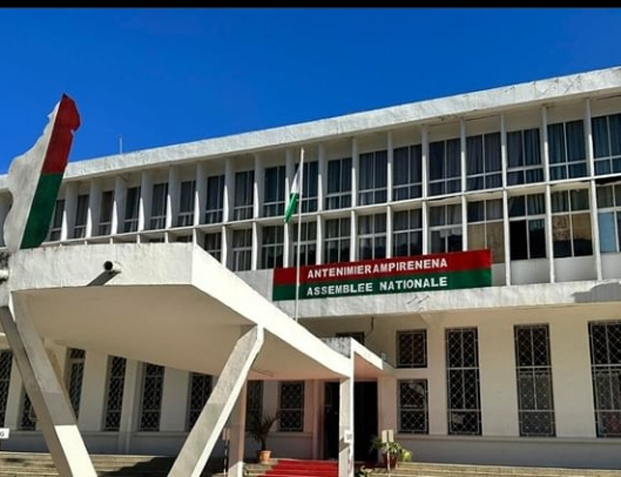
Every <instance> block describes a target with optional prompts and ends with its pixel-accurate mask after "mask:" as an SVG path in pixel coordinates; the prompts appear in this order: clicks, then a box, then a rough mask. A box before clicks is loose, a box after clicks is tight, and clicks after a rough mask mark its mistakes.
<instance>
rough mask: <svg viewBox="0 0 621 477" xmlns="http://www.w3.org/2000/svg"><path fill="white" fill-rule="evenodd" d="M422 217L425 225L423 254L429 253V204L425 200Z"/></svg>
mask: <svg viewBox="0 0 621 477" xmlns="http://www.w3.org/2000/svg"><path fill="white" fill-rule="evenodd" d="M421 218H422V226H423V255H426V254H428V253H429V205H428V204H427V201H426V200H424V201H423V203H422V207H421Z"/></svg>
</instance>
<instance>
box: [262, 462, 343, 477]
mask: <svg viewBox="0 0 621 477" xmlns="http://www.w3.org/2000/svg"><path fill="white" fill-rule="evenodd" d="M262 475H263V477H337V475H338V462H337V461H335V460H334V461H327V460H295V459H278V461H277V462H276V463H275V464H274V465H273V466H272V468H271V469H269V470H268V471H266V472H264V473H263V474H262Z"/></svg>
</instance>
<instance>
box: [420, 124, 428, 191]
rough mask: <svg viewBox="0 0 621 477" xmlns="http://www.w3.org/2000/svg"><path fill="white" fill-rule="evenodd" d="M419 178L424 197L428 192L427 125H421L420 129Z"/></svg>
mask: <svg viewBox="0 0 621 477" xmlns="http://www.w3.org/2000/svg"><path fill="white" fill-rule="evenodd" d="M421 139H422V144H421V178H422V181H423V183H422V196H423V198H424V199H426V198H427V195H428V194H429V192H428V190H427V184H428V183H429V178H428V177H427V176H428V174H429V127H427V126H423V127H422V130H421Z"/></svg>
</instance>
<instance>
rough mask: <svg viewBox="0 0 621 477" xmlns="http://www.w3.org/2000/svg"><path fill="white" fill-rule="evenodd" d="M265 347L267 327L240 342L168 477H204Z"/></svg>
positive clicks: (251, 330) (254, 331)
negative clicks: (202, 473) (206, 466)
mask: <svg viewBox="0 0 621 477" xmlns="http://www.w3.org/2000/svg"><path fill="white" fill-rule="evenodd" d="M262 345H263V328H262V327H258V326H254V327H252V328H251V329H250V330H249V331H247V332H245V333H244V334H243V335H242V336H241V338H239V339H238V340H237V343H236V344H235V347H234V348H233V351H232V352H231V355H230V356H229V358H228V360H227V362H226V364H225V365H224V368H223V370H222V373H221V374H220V376H219V377H218V382H217V383H216V386H215V387H214V389H213V391H212V393H211V395H210V396H209V399H208V400H207V404H205V407H204V408H203V410H202V411H201V413H200V415H199V416H198V419H197V420H196V424H194V427H193V428H192V430H191V431H190V434H189V435H188V437H187V439H186V441H185V443H184V444H183V447H182V448H181V451H180V452H179V455H178V456H177V459H176V460H175V463H174V464H173V466H172V468H171V470H170V473H169V474H168V476H169V477H190V476H191V477H198V476H200V474H201V472H202V471H203V468H204V467H205V464H206V463H207V459H209V456H210V455H211V451H212V450H213V448H214V446H215V445H216V442H217V441H218V438H219V437H220V433H221V432H222V428H223V427H224V424H225V423H226V421H227V419H228V418H229V415H230V414H231V411H232V409H233V407H234V405H235V403H236V402H237V399H238V398H239V394H240V391H241V389H242V388H243V386H244V384H245V382H246V378H247V376H248V371H249V370H250V366H251V365H252V363H253V362H254V359H255V358H256V357H257V354H258V353H259V350H260V349H261V346H262Z"/></svg>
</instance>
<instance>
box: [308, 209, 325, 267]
mask: <svg viewBox="0 0 621 477" xmlns="http://www.w3.org/2000/svg"><path fill="white" fill-rule="evenodd" d="M325 221H326V219H325V218H324V217H323V216H322V215H317V246H316V247H315V250H316V251H317V252H316V254H315V265H321V264H322V263H323V238H324V235H325V233H324V224H325ZM309 265H312V264H309Z"/></svg>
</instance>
